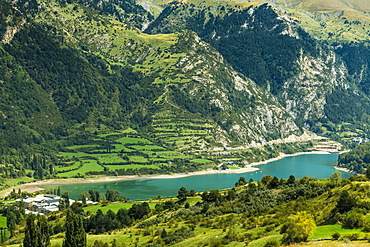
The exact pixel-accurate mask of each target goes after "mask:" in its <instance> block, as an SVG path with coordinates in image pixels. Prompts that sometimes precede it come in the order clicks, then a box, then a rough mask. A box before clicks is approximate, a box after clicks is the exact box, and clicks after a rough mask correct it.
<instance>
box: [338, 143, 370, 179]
mask: <svg viewBox="0 0 370 247" xmlns="http://www.w3.org/2000/svg"><path fill="white" fill-rule="evenodd" d="M338 166H339V167H343V168H347V169H349V170H351V171H354V172H356V173H360V174H367V173H368V172H369V166H370V142H368V143H364V144H361V145H358V146H357V147H355V148H354V149H353V150H352V151H350V152H348V153H343V154H341V155H340V156H339V159H338Z"/></svg>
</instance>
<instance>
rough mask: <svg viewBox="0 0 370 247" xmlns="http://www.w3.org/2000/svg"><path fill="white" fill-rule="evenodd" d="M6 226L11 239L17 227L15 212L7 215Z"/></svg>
mask: <svg viewBox="0 0 370 247" xmlns="http://www.w3.org/2000/svg"><path fill="white" fill-rule="evenodd" d="M6 226H7V227H8V231H9V232H10V237H13V236H14V231H15V226H16V216H15V213H14V212H13V211H10V212H9V213H7V214H6Z"/></svg>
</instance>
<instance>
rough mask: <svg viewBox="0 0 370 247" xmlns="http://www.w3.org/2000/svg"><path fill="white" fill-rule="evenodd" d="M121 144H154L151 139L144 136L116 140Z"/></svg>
mask: <svg viewBox="0 0 370 247" xmlns="http://www.w3.org/2000/svg"><path fill="white" fill-rule="evenodd" d="M115 141H116V142H119V143H121V144H140V143H144V144H152V142H151V141H149V140H147V139H144V138H136V137H122V138H120V139H117V140H115Z"/></svg>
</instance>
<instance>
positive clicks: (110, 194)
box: [105, 189, 127, 202]
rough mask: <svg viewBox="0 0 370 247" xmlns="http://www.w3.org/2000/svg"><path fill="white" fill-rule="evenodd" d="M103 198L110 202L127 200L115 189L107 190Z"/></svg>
mask: <svg viewBox="0 0 370 247" xmlns="http://www.w3.org/2000/svg"><path fill="white" fill-rule="evenodd" d="M105 197H106V199H107V200H108V201H110V202H116V201H120V200H123V201H127V198H126V197H124V196H123V195H121V193H120V192H119V191H118V190H115V189H108V190H107V192H106V193H105Z"/></svg>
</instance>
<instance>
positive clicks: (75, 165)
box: [55, 161, 81, 172]
mask: <svg viewBox="0 0 370 247" xmlns="http://www.w3.org/2000/svg"><path fill="white" fill-rule="evenodd" d="M80 164H81V163H80V162H79V161H77V162H74V163H73V164H72V165H70V166H55V170H56V171H58V172H62V171H68V170H71V169H77V168H78V167H79V166H80Z"/></svg>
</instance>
